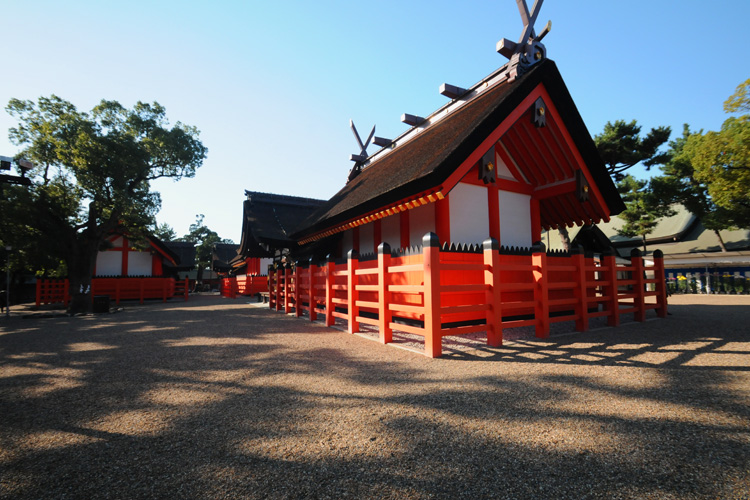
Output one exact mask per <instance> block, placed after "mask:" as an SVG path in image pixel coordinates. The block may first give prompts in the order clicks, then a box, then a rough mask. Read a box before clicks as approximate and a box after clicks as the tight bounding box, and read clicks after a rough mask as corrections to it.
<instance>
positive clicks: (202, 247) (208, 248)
mask: <svg viewBox="0 0 750 500" xmlns="http://www.w3.org/2000/svg"><path fill="white" fill-rule="evenodd" d="M204 218H205V215H203V214H196V216H195V222H194V223H193V224H190V228H189V229H190V232H189V233H188V234H186V235H185V236H183V237H181V238H179V239H177V240H176V241H188V242H190V243H195V244H196V245H197V248H196V250H195V258H196V260H197V262H196V264H197V266H198V270H199V272H200V271H202V270H203V269H206V268H207V267H209V266H210V265H211V262H212V260H213V247H214V245H215V244H216V243H229V244H232V243H234V242H233V241H232V240H229V239H222V238H221V237H220V236H219V235H218V234H217V233H216V232H215V231H212V230H211V229H209V228H208V227H207V226H206V225H205V224H204V223H203V219H204ZM201 275H202V274H201Z"/></svg>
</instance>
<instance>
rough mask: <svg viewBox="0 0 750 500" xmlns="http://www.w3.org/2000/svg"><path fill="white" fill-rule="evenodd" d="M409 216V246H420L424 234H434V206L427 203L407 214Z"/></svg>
mask: <svg viewBox="0 0 750 500" xmlns="http://www.w3.org/2000/svg"><path fill="white" fill-rule="evenodd" d="M407 213H408V214H409V241H410V243H409V245H410V246H415V245H421V244H422V238H423V237H424V235H425V233H429V232H433V233H434V232H435V204H434V203H428V204H427V205H422V206H420V207H417V208H413V209H411V210H409V211H408V212H407Z"/></svg>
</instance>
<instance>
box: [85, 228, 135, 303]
mask: <svg viewBox="0 0 750 500" xmlns="http://www.w3.org/2000/svg"><path fill="white" fill-rule="evenodd" d="M129 246H130V245H129V244H128V239H127V237H125V236H124V235H123V237H122V266H121V267H122V271H121V273H120V274H121V275H122V276H127V275H128V251H129V250H130V248H129ZM92 296H93V295H92Z"/></svg>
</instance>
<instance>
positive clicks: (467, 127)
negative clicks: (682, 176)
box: [294, 60, 625, 238]
mask: <svg viewBox="0 0 750 500" xmlns="http://www.w3.org/2000/svg"><path fill="white" fill-rule="evenodd" d="M540 83H542V84H544V86H545V88H546V90H547V92H548V93H549V94H550V97H551V98H552V100H553V102H554V104H555V106H556V107H557V109H558V111H559V113H560V115H561V117H562V119H563V121H564V123H565V126H566V128H567V129H568V131H569V132H570V134H571V136H572V138H573V140H574V142H575V143H576V147H577V148H578V150H579V152H580V154H581V156H582V158H583V160H584V162H585V163H586V165H587V166H588V168H589V171H590V172H591V175H592V176H593V177H594V180H595V182H596V184H597V186H598V187H599V189H600V192H601V193H602V195H603V197H604V199H605V201H606V203H607V205H608V206H609V209H610V211H611V212H612V213H613V214H615V213H620V212H621V211H622V210H624V208H625V207H624V205H623V204H622V200H621V199H620V196H619V195H618V193H617V190H616V189H615V186H614V183H613V182H612V180H611V179H610V177H609V175H608V174H607V171H606V169H605V166H604V164H603V163H602V161H601V159H600V158H599V155H598V153H597V151H596V146H595V145H594V142H593V140H592V139H591V135H590V134H589V132H588V130H587V129H586V126H585V125H584V123H583V120H582V119H581V116H580V115H579V113H578V110H577V109H576V107H575V104H574V103H573V100H572V98H571V97H570V94H569V92H568V89H567V87H566V86H565V83H564V82H563V80H562V77H561V76H560V73H559V72H558V70H557V66H556V65H555V63H554V62H552V61H550V60H546V61H543V62H541V63H539V64H537V65H535V66H534V67H533V68H532V69H531V70H530V71H529V72H527V73H526V74H525V75H523V76H522V77H520V78H519V79H517V80H516V81H515V82H514V83H501V84H498V85H496V86H495V87H494V88H492V89H490V90H488V91H486V92H485V93H483V94H482V95H479V96H477V97H476V98H475V99H473V100H472V101H471V102H469V103H467V104H466V105H464V106H463V107H461V108H459V109H457V110H456V111H455V112H453V113H452V114H451V115H448V116H447V117H445V118H443V119H442V120H440V121H439V122H437V123H436V124H434V125H432V126H429V127H428V128H426V129H425V130H424V131H422V132H420V133H419V134H418V135H417V136H416V137H414V138H413V139H411V140H410V141H409V142H408V143H406V144H404V145H403V146H399V147H396V148H395V149H394V150H393V151H391V152H390V153H389V154H387V155H385V156H383V157H382V158H380V159H376V160H374V161H373V162H372V163H371V164H370V165H369V166H367V167H366V168H365V169H363V171H362V173H361V174H360V175H358V176H357V177H355V178H354V179H353V180H352V181H351V182H349V183H348V184H347V185H346V186H344V188H343V189H341V190H340V191H339V192H338V193H336V194H335V195H334V196H333V198H331V199H330V200H328V202H327V203H326V204H325V205H323V206H322V207H320V208H319V209H318V210H317V211H316V212H315V213H313V214H312V215H311V216H310V217H309V218H308V219H307V220H306V221H305V222H304V223H303V224H302V225H301V226H300V229H299V230H298V231H297V233H296V234H295V235H294V236H295V237H297V238H303V237H305V236H309V235H311V234H314V233H316V232H318V231H322V230H324V229H327V228H330V227H333V226H335V225H337V224H341V223H344V222H346V221H348V220H350V219H353V218H355V217H357V216H360V215H363V214H366V213H368V212H371V211H374V210H377V209H379V208H381V207H383V206H385V205H388V204H390V203H396V202H398V201H400V200H403V199H404V198H406V197H408V196H411V195H415V194H418V193H421V192H424V191H427V190H429V189H432V188H435V187H437V186H439V185H440V184H441V183H443V182H444V181H445V180H446V179H447V178H448V176H449V175H450V174H451V173H453V172H454V171H455V170H456V169H457V168H458V167H459V165H461V163H462V161H463V160H464V159H465V158H467V157H468V156H469V155H470V154H471V153H472V152H473V151H474V150H476V149H477V148H478V147H479V146H480V144H481V142H482V141H483V140H484V139H485V138H486V137H487V136H488V135H490V133H491V132H492V131H493V130H494V129H495V128H496V127H497V126H498V125H499V124H500V123H502V121H503V120H504V119H505V118H506V117H507V116H508V115H510V113H511V112H513V111H514V110H515V109H516V108H517V107H518V106H519V104H520V103H521V101H522V100H523V99H524V98H525V97H526V96H527V95H529V94H530V93H531V92H532V91H533V89H534V88H535V87H536V86H537V85H538V84H540Z"/></svg>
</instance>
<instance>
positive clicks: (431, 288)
mask: <svg viewBox="0 0 750 500" xmlns="http://www.w3.org/2000/svg"><path fill="white" fill-rule="evenodd" d="M422 255H423V258H424V351H425V355H426V356H429V357H431V358H439V357H440V356H441V355H442V354H443V337H442V332H441V331H440V330H441V329H442V327H443V325H442V322H441V318H440V240H439V239H438V236H437V235H436V234H435V233H427V234H425V235H424V237H423V238H422Z"/></svg>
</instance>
